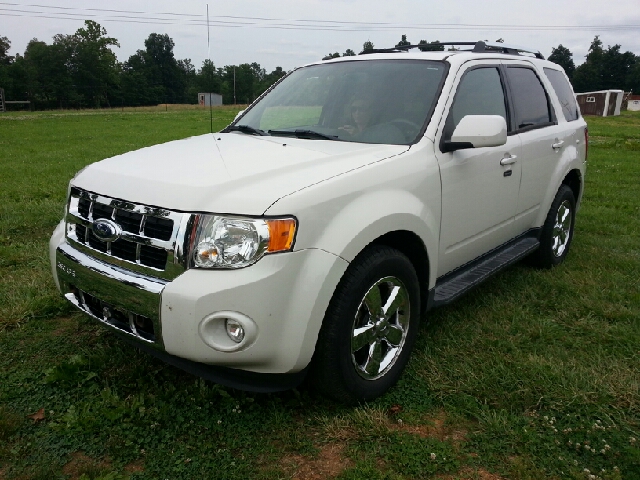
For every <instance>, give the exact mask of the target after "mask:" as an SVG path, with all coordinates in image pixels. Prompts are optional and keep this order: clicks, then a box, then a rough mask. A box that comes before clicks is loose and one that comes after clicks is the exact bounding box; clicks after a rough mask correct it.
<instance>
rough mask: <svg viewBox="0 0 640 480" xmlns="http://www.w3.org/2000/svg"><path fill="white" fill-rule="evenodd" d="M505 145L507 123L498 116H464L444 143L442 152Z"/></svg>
mask: <svg viewBox="0 0 640 480" xmlns="http://www.w3.org/2000/svg"><path fill="white" fill-rule="evenodd" d="M505 143H507V122H506V120H505V119H504V117H501V116H500V115H465V116H464V117H463V118H462V120H460V123H458V126H457V127H456V129H455V130H454V131H453V134H452V135H451V139H450V140H447V141H445V142H444V151H445V152H453V151H455V150H462V149H464V148H481V147H499V146H500V145H504V144H505Z"/></svg>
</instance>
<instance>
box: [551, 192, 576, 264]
mask: <svg viewBox="0 0 640 480" xmlns="http://www.w3.org/2000/svg"><path fill="white" fill-rule="evenodd" d="M571 216H572V212H571V204H570V203H569V201H568V200H565V201H563V202H562V203H561V204H560V207H558V212H557V213H556V224H555V225H554V226H553V240H552V246H551V248H552V249H553V254H554V255H555V256H556V257H561V256H562V254H563V253H564V251H565V249H566V248H567V245H568V244H569V238H570V233H571Z"/></svg>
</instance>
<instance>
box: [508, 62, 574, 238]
mask: <svg viewBox="0 0 640 480" xmlns="http://www.w3.org/2000/svg"><path fill="white" fill-rule="evenodd" d="M502 63H503V66H504V71H505V76H506V79H507V85H508V89H509V92H510V98H511V105H512V115H513V118H514V121H515V132H516V133H517V134H518V137H519V138H520V141H521V144H522V150H521V157H520V159H521V162H520V165H521V168H522V180H521V183H520V194H519V197H518V205H517V209H516V212H515V225H514V226H515V229H516V231H517V233H518V234H519V233H523V232H525V231H527V230H528V229H530V228H534V227H539V226H540V225H535V223H536V219H537V218H538V215H539V213H540V207H541V204H542V202H543V200H544V198H545V194H546V192H547V188H548V186H549V182H550V181H551V178H552V175H553V172H554V170H555V167H556V165H557V163H558V161H559V160H560V158H561V156H562V155H563V154H564V151H565V149H566V148H567V147H571V144H572V142H573V140H574V139H573V135H572V132H571V131H570V130H569V129H567V128H566V124H565V123H564V122H563V123H562V124H559V123H558V119H557V117H556V114H555V111H554V109H553V108H552V105H551V99H550V96H549V93H548V92H547V89H546V86H545V82H543V80H542V78H541V75H540V73H539V72H538V71H537V70H536V69H535V68H534V67H533V65H532V64H531V63H529V62H527V61H518V60H513V61H508V60H504V61H503V62H502Z"/></svg>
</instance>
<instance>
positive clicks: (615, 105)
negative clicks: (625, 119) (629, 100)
mask: <svg viewBox="0 0 640 480" xmlns="http://www.w3.org/2000/svg"><path fill="white" fill-rule="evenodd" d="M576 97H577V99H578V105H579V106H580V112H581V113H582V115H597V116H599V117H609V116H611V115H620V107H621V106H622V98H623V97H624V92H623V91H622V90H599V91H597V92H585V93H578V94H576Z"/></svg>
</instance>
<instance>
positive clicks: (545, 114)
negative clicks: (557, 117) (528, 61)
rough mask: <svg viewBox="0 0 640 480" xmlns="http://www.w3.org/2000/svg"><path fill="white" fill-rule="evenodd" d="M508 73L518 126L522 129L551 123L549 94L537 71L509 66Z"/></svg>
mask: <svg viewBox="0 0 640 480" xmlns="http://www.w3.org/2000/svg"><path fill="white" fill-rule="evenodd" d="M507 75H508V77H509V86H510V87H511V93H512V95H513V105H514V107H515V110H516V122H517V123H516V125H517V127H518V128H519V129H521V128H526V127H532V126H538V125H547V124H549V123H550V122H551V121H552V120H551V112H550V111H549V102H548V100H547V94H546V93H545V91H544V87H543V86H542V83H540V79H539V78H538V76H537V75H536V73H535V72H534V71H533V70H531V69H529V68H520V67H509V68H507Z"/></svg>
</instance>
